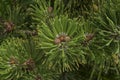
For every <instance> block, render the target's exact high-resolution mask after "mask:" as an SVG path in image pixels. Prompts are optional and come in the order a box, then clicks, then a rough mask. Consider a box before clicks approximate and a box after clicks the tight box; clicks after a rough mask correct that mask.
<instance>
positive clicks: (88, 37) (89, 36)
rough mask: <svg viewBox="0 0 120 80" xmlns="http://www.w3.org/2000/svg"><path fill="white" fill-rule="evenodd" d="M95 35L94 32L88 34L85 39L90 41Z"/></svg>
mask: <svg viewBox="0 0 120 80" xmlns="http://www.w3.org/2000/svg"><path fill="white" fill-rule="evenodd" d="M93 37H94V34H93V33H89V34H87V35H86V39H85V41H86V42H88V41H90V40H92V39H93Z"/></svg>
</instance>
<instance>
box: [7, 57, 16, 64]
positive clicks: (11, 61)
mask: <svg viewBox="0 0 120 80" xmlns="http://www.w3.org/2000/svg"><path fill="white" fill-rule="evenodd" d="M9 63H10V64H11V65H13V64H17V60H16V59H15V58H14V57H11V58H10V61H9Z"/></svg>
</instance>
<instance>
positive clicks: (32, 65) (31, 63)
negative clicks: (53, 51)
mask: <svg viewBox="0 0 120 80" xmlns="http://www.w3.org/2000/svg"><path fill="white" fill-rule="evenodd" d="M23 65H24V66H26V70H28V71H31V70H33V69H34V68H35V62H34V61H33V59H28V60H27V61H26V62H24V64H23Z"/></svg>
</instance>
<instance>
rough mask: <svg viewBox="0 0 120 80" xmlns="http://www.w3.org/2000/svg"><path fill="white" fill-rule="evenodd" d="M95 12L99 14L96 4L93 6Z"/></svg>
mask: <svg viewBox="0 0 120 80" xmlns="http://www.w3.org/2000/svg"><path fill="white" fill-rule="evenodd" d="M93 10H94V11H95V12H98V10H99V9H98V6H97V5H96V4H93Z"/></svg>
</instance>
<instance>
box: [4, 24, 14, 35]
mask: <svg viewBox="0 0 120 80" xmlns="http://www.w3.org/2000/svg"><path fill="white" fill-rule="evenodd" d="M4 25H5V31H4V33H6V32H11V31H12V30H13V27H14V24H13V23H12V22H4Z"/></svg>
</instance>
